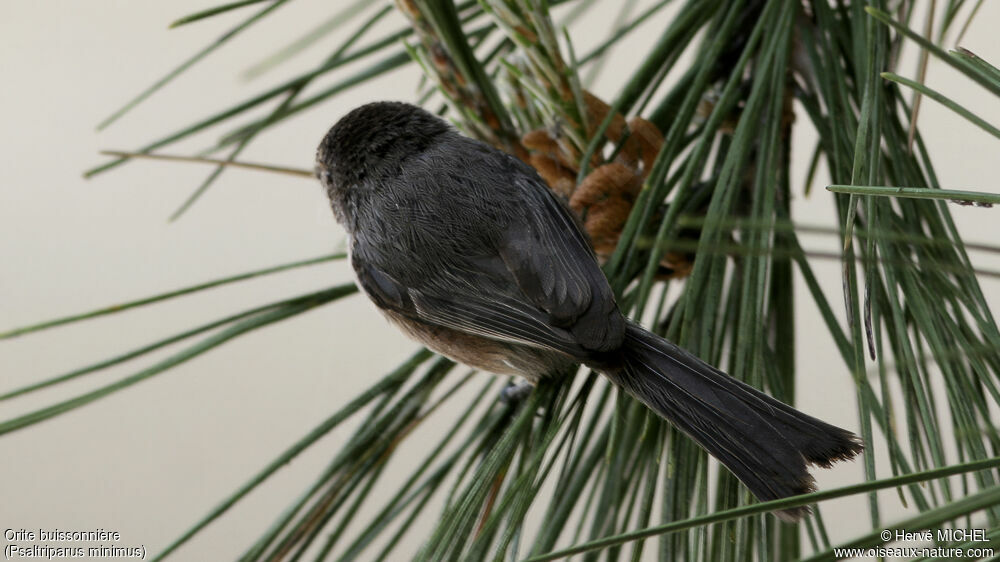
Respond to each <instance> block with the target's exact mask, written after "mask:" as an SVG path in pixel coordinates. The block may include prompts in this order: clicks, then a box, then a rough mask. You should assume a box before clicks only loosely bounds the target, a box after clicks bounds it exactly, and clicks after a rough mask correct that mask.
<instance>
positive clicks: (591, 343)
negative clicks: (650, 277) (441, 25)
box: [316, 102, 861, 519]
mask: <svg viewBox="0 0 1000 562" xmlns="http://www.w3.org/2000/svg"><path fill="white" fill-rule="evenodd" d="M316 172H317V175H318V177H319V178H320V180H321V181H322V182H323V185H324V187H325V188H326V191H327V195H328V196H329V198H330V202H331V206H332V208H333V211H334V215H335V216H336V217H337V220H338V221H339V222H340V223H341V224H342V225H343V226H344V227H345V229H346V230H347V231H348V234H349V235H350V238H351V241H350V250H351V263H352V265H353V267H354V270H355V273H356V274H357V278H358V282H359V285H360V286H361V288H362V289H363V290H364V292H365V293H366V294H367V295H368V296H369V298H371V300H372V301H373V302H374V303H375V304H376V305H377V306H378V307H379V308H380V309H381V310H382V312H383V313H384V314H385V315H386V316H387V317H388V318H390V320H392V321H393V322H395V323H396V324H397V325H399V326H400V327H401V328H402V329H403V330H404V331H406V332H407V333H408V334H410V335H411V336H412V337H414V338H416V339H418V340H419V341H421V342H423V343H424V344H425V345H427V346H428V347H430V348H432V349H434V350H436V351H438V352H440V353H442V354H444V355H447V356H449V357H452V358H454V359H456V360H458V361H461V362H463V363H466V364H468V365H471V366H474V367H478V368H481V369H484V370H487V371H491V372H495V373H503V374H517V375H521V376H524V377H525V378H527V379H528V380H531V381H537V380H538V378H539V377H543V376H546V375H548V374H551V373H554V372H557V371H559V370H561V369H563V368H564V367H566V366H568V365H572V364H579V363H583V364H585V365H588V366H590V367H592V368H594V369H595V370H598V371H600V372H602V373H603V374H605V375H606V376H607V377H608V378H609V379H610V380H611V381H612V382H614V383H615V384H617V385H618V386H619V387H621V388H622V389H623V390H625V391H626V392H628V393H630V394H631V395H633V396H634V397H636V398H637V399H639V400H640V401H642V402H643V403H644V404H646V405H647V406H649V407H650V408H651V409H653V410H654V411H655V412H657V413H658V414H660V415H661V416H663V417H664V418H666V419H667V420H669V421H671V422H672V423H674V424H675V425H676V426H677V427H679V428H680V429H681V430H683V431H685V432H686V433H687V434H688V435H690V436H691V437H692V438H694V439H695V441H697V442H698V443H699V444H701V445H702V446H703V447H705V449H706V450H708V451H709V452H710V453H711V454H712V455H714V456H715V457H716V458H718V459H719V460H720V461H721V462H722V463H723V464H725V465H726V466H727V467H728V468H729V469H730V470H731V471H732V472H733V473H734V474H736V476H737V477H739V478H740V479H741V480H742V481H743V482H744V483H745V484H746V485H747V486H748V487H749V488H750V490H751V491H752V492H753V493H754V494H755V495H756V496H757V497H758V498H760V499H762V500H768V499H775V498H780V497H785V496H789V495H794V494H798V493H803V492H807V491H810V490H812V489H814V484H813V480H812V477H811V476H810V475H809V473H808V471H807V464H810V463H812V464H818V465H821V466H828V465H829V464H830V462H832V461H835V460H840V459H847V458H851V457H853V456H854V455H856V454H857V453H858V452H860V451H861V445H860V442H859V441H858V439H857V438H856V437H855V436H854V435H852V434H851V433H850V432H847V431H845V430H842V429H839V428H836V427H834V426H831V425H828V424H826V423H824V422H821V421H819V420H816V419H814V418H811V417H809V416H807V415H805V414H803V413H801V412H799V411H797V410H795V409H793V408H791V407H789V406H787V405H785V404H783V403H781V402H779V401H777V400H774V399H773V398H771V397H769V396H767V395H766V394H763V393H761V392H760V391H757V390H756V389H753V388H751V387H749V386H747V385H745V384H743V383H740V382H739V381H736V380H735V379H733V378H731V377H729V376H728V375H726V374H724V373H722V372H720V371H718V370H716V369H714V368H713V367H711V366H709V365H707V364H706V363H704V362H703V361H701V360H700V359H698V358H696V357H694V356H693V355H691V354H689V353H687V352H685V351H683V350H682V349H680V348H678V347H677V346H675V345H673V344H672V343H670V342H668V341H666V340H664V339H663V338H660V337H659V336H656V335H654V334H652V333H650V332H648V331H646V330H644V329H643V328H642V327H640V326H638V325H636V324H633V323H631V322H629V321H627V320H626V319H625V318H624V317H623V316H622V314H621V312H620V311H619V310H618V307H617V304H616V303H615V300H614V295H613V293H612V291H611V288H610V286H609V285H608V282H607V279H606V278H605V277H604V274H603V272H602V271H601V269H600V267H599V266H598V264H597V262H596V260H595V258H594V254H593V252H592V250H591V249H590V245H589V243H588V241H587V238H586V236H585V235H584V234H583V232H582V231H581V230H580V228H579V227H578V225H577V223H576V221H575V219H574V217H573V216H572V214H571V212H570V211H569V210H568V209H567V208H566V206H565V205H564V204H563V203H562V201H560V200H559V199H558V198H557V197H556V196H555V195H554V194H553V193H552V192H551V191H549V189H548V188H547V187H546V186H545V184H544V182H543V181H542V180H541V178H539V177H538V174H537V173H536V172H535V171H534V170H533V169H532V168H531V167H529V166H528V165H526V164H525V163H523V162H521V161H520V160H518V159H516V158H514V157H512V156H510V155H508V154H506V153H504V152H501V151H499V150H496V149H494V148H492V147H489V146H488V145H485V144H483V143H481V142H479V141H476V140H473V139H469V138H466V137H463V136H461V135H460V134H458V133H457V132H456V131H455V130H454V129H452V128H451V127H450V126H448V125H447V124H446V123H445V122H444V121H442V120H441V119H439V118H437V117H435V116H433V115H431V114H429V113H427V112H426V111H424V110H422V109H420V108H418V107H415V106H411V105H408V104H403V103H394V102H379V103H373V104H368V105H365V106H362V107H359V108H357V109H355V110H353V111H351V112H350V113H348V114H347V115H346V116H345V117H344V118H343V119H341V120H340V121H339V122H338V123H337V124H336V125H334V127H333V128H332V129H331V130H330V132H329V133H328V134H327V135H326V137H325V138H324V139H323V141H322V143H321V144H320V147H319V150H318V152H317V165H316ZM802 513H804V510H801V509H796V510H789V511H786V512H783V513H779V514H778V515H779V516H781V517H783V518H786V519H796V518H798V517H800V516H801V515H802Z"/></svg>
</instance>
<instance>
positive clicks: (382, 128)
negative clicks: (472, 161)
mask: <svg viewBox="0 0 1000 562" xmlns="http://www.w3.org/2000/svg"><path fill="white" fill-rule="evenodd" d="M451 132H453V130H452V128H451V127H450V126H449V125H448V124H447V123H445V122H444V121H443V120H442V119H440V118H439V117H436V116H434V115H432V114H430V113H428V112H426V111H424V110H423V109H421V108H419V107H416V106H414V105H410V104H407V103H401V102H375V103H369V104H367V105H363V106H361V107H358V108H357V109H354V110H352V111H351V112H350V113H348V114H347V115H345V116H344V117H342V118H341V119H340V121H338V122H337V123H336V124H335V125H334V126H333V127H332V128H331V129H330V131H329V132H328V133H327V134H326V137H324V138H323V142H321V143H320V145H319V150H317V152H316V168H317V170H316V171H317V174H318V175H320V177H321V179H324V178H323V177H322V176H323V174H329V176H328V179H329V180H332V181H336V182H337V183H340V184H356V183H358V182H361V181H364V180H365V179H367V178H369V177H372V176H381V175H383V174H391V173H394V172H395V171H396V170H398V168H399V165H400V164H401V163H402V162H403V161H404V160H406V159H407V158H409V157H411V156H413V155H416V154H419V153H420V152H422V151H423V150H425V149H426V148H427V147H428V146H430V145H431V144H432V143H434V142H435V141H436V139H437V138H438V137H440V136H441V135H444V134H448V133H451ZM324 181H326V180H324Z"/></svg>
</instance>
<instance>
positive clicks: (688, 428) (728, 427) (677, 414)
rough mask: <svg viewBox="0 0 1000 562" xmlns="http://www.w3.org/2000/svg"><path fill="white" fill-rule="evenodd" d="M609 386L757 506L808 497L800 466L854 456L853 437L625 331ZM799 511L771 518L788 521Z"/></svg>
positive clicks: (635, 329)
mask: <svg viewBox="0 0 1000 562" xmlns="http://www.w3.org/2000/svg"><path fill="white" fill-rule="evenodd" d="M622 351H623V361H622V363H621V364H620V366H618V367H616V368H613V369H602V371H603V372H604V374H605V376H607V377H608V378H609V379H610V380H611V381H612V382H614V383H615V384H616V385H618V386H619V387H621V388H622V389H623V390H625V391H626V392H628V393H629V394H631V395H632V396H633V397H635V398H636V399H638V400H639V401H641V402H642V403H643V404H645V405H646V406H648V407H649V408H651V409H652V410H653V411H655V412H656V413H658V414H659V415H660V416H662V417H664V418H666V419H667V420H668V421H669V422H671V423H672V424H674V425H675V426H676V427H678V428H679V429H681V430H682V431H684V433H686V434H687V435H689V436H690V437H691V438H692V439H694V440H695V441H697V442H698V444H699V445H701V446H702V447H704V448H705V449H706V450H707V451H708V452H709V453H711V454H712V456H714V457H715V458H717V459H719V461H720V462H722V464H724V465H725V466H726V467H727V468H728V469H729V470H730V471H732V473H733V474H735V475H736V477H737V478H739V479H740V480H741V481H743V483H744V484H746V486H747V488H749V489H750V491H751V492H753V494H754V495H755V496H757V498H759V499H760V500H762V501H766V500H773V499H778V498H784V497H787V496H792V495H797V494H802V493H806V492H811V491H813V490H815V482H814V480H813V477H812V476H811V475H810V474H809V471H808V470H807V465H810V464H815V465H819V466H822V467H829V466H830V463H832V462H834V461H839V460H846V459H850V458H852V457H854V456H855V455H857V454H858V453H860V452H861V450H862V448H863V447H862V444H861V440H860V439H858V437H857V436H855V435H854V434H853V433H851V432H849V431H846V430H844V429H840V428H839V427H834V426H832V425H830V424H827V423H824V422H822V421H820V420H818V419H816V418H813V417H811V416H807V415H806V414H803V413H802V412H800V411H798V410H796V409H795V408H792V407H791V406H788V405H786V404H784V403H782V402H779V401H778V400H775V399H774V398H771V397H770V396H768V395H766V394H764V393H762V392H760V391H759V390H757V389H755V388H753V387H750V386H748V385H746V384H744V383H742V382H740V381H738V380H736V379H734V378H732V377H730V376H729V375H726V374H725V373H723V372H721V371H719V370H717V369H715V368H713V367H712V366H710V365H708V364H707V363H705V362H704V361H701V360H700V359H698V358H697V357H695V356H693V355H691V354H690V353H688V352H686V351H684V350H683V349H681V348H679V347H677V346H676V345H674V344H672V343H670V342H669V341H667V340H665V339H663V338H661V337H659V336H657V335H654V334H652V333H650V332H648V331H646V330H645V329H643V328H641V327H639V326H637V325H635V324H631V323H630V324H629V325H628V328H627V330H626V335H625V343H624V345H623V348H622ZM805 513H807V510H806V508H795V509H789V510H785V511H780V512H777V513H776V515H778V516H779V517H780V518H782V519H784V520H786V521H795V520H797V519H799V518H801V517H802V516H803V515H804V514H805Z"/></svg>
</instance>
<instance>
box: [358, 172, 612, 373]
mask: <svg viewBox="0 0 1000 562" xmlns="http://www.w3.org/2000/svg"><path fill="white" fill-rule="evenodd" d="M409 180H411V181H412V180H413V178H412V177H411V178H409ZM514 181H523V182H536V181H538V180H536V179H534V178H531V177H530V176H527V175H526V174H518V175H516V176H515V177H514ZM519 188H520V189H523V192H522V193H524V194H525V196H524V197H526V199H525V200H523V201H522V203H523V210H520V211H519V212H517V213H514V214H512V216H513V217H514V218H512V219H511V220H510V221H509V224H508V225H507V227H506V229H505V231H504V232H503V236H501V237H499V239H498V240H497V241H496V242H495V244H496V247H494V248H491V252H488V253H487V254H486V255H484V256H466V257H464V259H462V261H461V264H452V265H454V267H449V268H447V271H440V270H437V271H435V270H433V269H432V268H427V270H426V271H421V278H419V279H417V278H414V277H412V276H407V277H406V278H404V276H403V275H395V276H394V275H393V273H392V272H393V271H396V270H397V268H396V267H394V266H393V264H388V263H385V259H384V258H383V257H381V252H379V251H378V249H377V248H372V247H369V246H367V245H366V243H365V241H364V239H362V238H356V239H355V241H354V247H353V251H352V262H353V265H354V268H355V271H356V273H357V277H358V280H359V282H360V284H361V286H362V287H363V289H364V290H365V292H366V293H368V295H369V296H370V297H371V298H372V300H373V301H375V303H376V304H377V305H378V306H381V307H383V308H387V309H390V310H393V311H394V312H396V313H399V314H402V315H404V316H406V317H407V318H410V319H411V320H415V321H418V322H423V323H427V324H433V325H441V326H446V327H448V328H452V329H455V330H460V331H463V332H466V333H470V334H476V335H480V336H484V337H488V338H492V339H499V340H505V341H513V342H517V343H521V344H526V345H531V346H536V347H546V348H551V349H554V350H558V351H561V352H564V353H567V354H569V355H571V356H573V357H575V358H577V359H578V360H584V359H585V358H587V357H588V356H590V355H592V354H593V353H599V352H604V351H610V350H613V349H616V348H617V347H618V346H619V345H620V344H621V341H622V338H623V335H624V329H625V323H624V319H623V318H622V316H621V314H620V313H619V312H618V309H617V306H616V304H615V301H614V296H613V293H612V291H611V288H610V286H609V285H608V282H607V279H606V278H605V277H604V274H603V272H601V270H600V268H599V266H598V265H597V262H596V260H595V259H594V257H593V253H592V251H591V250H590V247H589V245H588V243H587V239H586V237H585V236H584V235H583V234H582V233H581V231H580V230H579V228H578V227H577V225H576V223H575V221H574V219H573V217H572V215H570V212H569V210H568V209H567V208H566V207H565V206H564V205H563V204H562V203H560V202H559V201H558V200H557V199H556V198H555V196H554V195H552V194H551V193H550V192H549V191H548V189H547V188H545V187H544V186H541V185H522V186H519ZM445 277H447V279H445Z"/></svg>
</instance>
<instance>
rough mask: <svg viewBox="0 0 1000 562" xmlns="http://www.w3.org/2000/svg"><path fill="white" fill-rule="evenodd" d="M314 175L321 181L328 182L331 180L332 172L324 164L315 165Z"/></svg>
mask: <svg viewBox="0 0 1000 562" xmlns="http://www.w3.org/2000/svg"><path fill="white" fill-rule="evenodd" d="M316 177H317V178H318V179H319V180H320V181H322V182H323V183H330V182H331V181H332V180H333V174H332V173H331V172H330V170H329V169H327V168H326V167H325V166H316Z"/></svg>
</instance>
